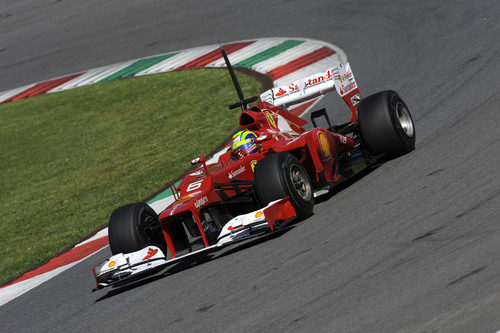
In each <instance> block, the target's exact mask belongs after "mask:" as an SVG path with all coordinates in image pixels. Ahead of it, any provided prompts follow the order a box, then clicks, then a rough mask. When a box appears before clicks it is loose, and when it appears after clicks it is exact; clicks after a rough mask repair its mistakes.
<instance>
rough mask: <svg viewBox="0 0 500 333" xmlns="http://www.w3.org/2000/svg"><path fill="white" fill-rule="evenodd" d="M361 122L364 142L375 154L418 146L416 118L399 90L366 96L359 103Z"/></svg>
mask: <svg viewBox="0 0 500 333" xmlns="http://www.w3.org/2000/svg"><path fill="white" fill-rule="evenodd" d="M358 126H359V132H360V135H361V139H362V142H363V143H364V145H365V146H366V147H367V148H368V150H369V151H370V153H371V154H373V155H378V154H389V155H402V154H406V153H409V152H410V151H412V150H414V149H415V126H414V123H413V119H412V117H411V115H410V112H409V111H408V107H407V106H406V104H405V103H404V102H403V100H402V99H401V97H399V95H398V94H397V93H396V92H395V91H392V90H387V91H381V92H378V93H376V94H373V95H370V96H368V97H367V98H365V99H363V100H362V101H361V102H360V104H359V106H358Z"/></svg>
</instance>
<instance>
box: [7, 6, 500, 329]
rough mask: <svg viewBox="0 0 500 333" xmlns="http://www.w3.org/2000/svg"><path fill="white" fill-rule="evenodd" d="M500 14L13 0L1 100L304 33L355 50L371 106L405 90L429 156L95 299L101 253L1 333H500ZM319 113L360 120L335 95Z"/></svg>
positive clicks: (12, 316)
mask: <svg viewBox="0 0 500 333" xmlns="http://www.w3.org/2000/svg"><path fill="white" fill-rule="evenodd" d="M499 13H500V4H499V3H498V1H481V2H477V3H474V2H471V1H459V2H458V1H440V2H417V1H406V2H402V1H377V2H374V1H373V2H372V1H363V2H352V1H318V2H313V1H302V2H301V1H245V2H244V1H239V2H233V1H200V0H198V1H192V2H187V1H125V0H120V1H105V2H104V1H76V0H75V1H68V0H63V1H54V2H50V3H49V2H47V1H34V0H26V1H14V0H1V7H0V90H6V89H9V88H14V87H17V86H21V85H24V84H27V83H30V82H33V81H39V80H43V79H49V78H52V77H55V76H59V75H65V74H69V73H72V72H77V71H79V70H85V69H89V68H95V67H98V66H100V65H105V64H112V63H115V62H118V61H123V60H129V59H133V58H136V57H140V56H148V55H152V54H156V53H162V52H166V51H173V50H178V49H183V48H189V47H194V46H198V45H208V44H212V43H214V42H216V41H217V40H222V41H233V40H240V39H249V38H257V37H273V36H279V37H308V38H314V39H320V40H325V41H327V42H330V43H333V44H335V45H338V46H340V47H341V48H342V49H344V51H345V52H346V53H347V56H348V58H349V60H350V63H351V65H352V68H353V70H354V73H355V75H356V79H357V81H358V83H359V86H360V89H361V92H362V94H364V95H365V96H366V95H369V94H371V93H374V92H377V91H380V90H384V89H395V90H397V91H398V92H400V93H401V95H402V96H403V97H404V99H405V100H406V101H407V103H408V105H409V106H410V109H411V111H412V114H413V117H414V120H415V122H416V127H417V149H416V150H415V151H414V152H412V153H411V154H409V155H406V156H404V157H401V158H399V159H396V160H393V161H390V162H388V163H386V164H384V165H382V166H380V167H378V168H377V169H375V170H373V171H372V172H370V173H367V174H365V175H364V176H363V177H361V178H360V179H359V180H357V181H355V182H353V183H352V184H351V185H350V186H348V187H346V188H343V189H341V190H339V191H337V192H335V193H332V194H331V195H327V196H326V197H324V198H321V200H318V201H319V202H318V204H317V205H316V207H315V215H314V216H312V217H311V218H309V219H308V220H306V221H304V222H302V223H300V224H298V225H296V227H295V228H292V229H291V230H289V231H288V232H285V233H283V234H281V235H278V236H277V237H274V238H270V239H267V240H263V241H259V242H254V243H250V244H247V245H246V246H241V247H239V248H232V249H228V250H226V251H224V252H221V253H219V254H218V256H219V258H217V259H216V260H207V261H205V262H203V263H200V264H198V265H195V264H193V265H192V266H193V267H189V266H190V265H181V266H174V267H172V268H171V269H169V270H166V271H164V272H161V273H159V274H158V275H156V276H155V277H152V278H150V279H147V280H146V281H145V282H142V283H137V284H134V285H132V286H130V287H128V288H121V289H107V290H106V289H105V290H103V291H100V292H98V293H91V292H90V290H91V288H92V287H93V281H92V276H91V273H90V267H91V265H92V264H95V263H97V262H98V261H99V260H101V259H103V258H104V257H106V256H108V255H109V249H105V250H103V251H100V252H99V253H98V254H96V255H94V256H92V257H91V258H90V259H88V260H85V261H83V262H81V263H79V264H78V265H76V266H75V267H73V268H72V269H70V270H68V271H65V272H64V273H62V274H60V275H59V276H57V277H56V278H54V279H52V280H50V281H48V282H46V283H44V284H42V285H41V286H39V287H38V288H35V289H34V290H32V291H30V292H28V293H26V294H24V295H22V296H20V297H19V298H17V299H15V300H13V301H11V302H9V303H7V304H6V305H4V306H2V307H0V331H2V332H7V331H9V332H12V331H16V332H19V331H68V330H69V331H88V330H90V331H98V330H99V331H102V330H113V331H115V330H118V329H120V330H125V331H138V330H143V329H147V330H149V331H159V330H165V329H171V330H173V331H186V330H187V331H201V330H203V331H236V330H241V331H306V330H308V331H340V332H349V331H364V332H366V331H382V332H388V331H415V332H423V331H425V332H432V331H451V332H457V331H463V332H471V331H474V332H494V331H496V330H499V329H500V279H499V278H498V277H499V276H500V261H499V259H500V230H499V229H500V226H499V220H500V219H499V218H498V215H499V213H500V211H499V208H498V207H500V181H499V177H498V176H499V171H498V164H499V162H500V158H499V156H500V148H499V145H498V142H499V141H500V130H499V129H498V128H499V127H498V126H499V124H500V115H499V112H498V111H499V109H500V89H499V88H500V79H499V78H500V61H499V60H500V57H499V55H498V54H499V53H500V39H499V38H498V36H499V35H500V25H499V23H498V16H499ZM322 104H324V105H326V106H328V107H329V110H330V115H331V117H333V118H334V119H340V120H339V122H340V121H342V120H343V119H344V118H347V116H346V115H345V113H344V110H345V107H343V106H342V104H341V103H340V102H339V101H337V98H336V96H333V95H332V96H329V97H327V98H325V99H324V100H323V102H322ZM117 204H119V203H117Z"/></svg>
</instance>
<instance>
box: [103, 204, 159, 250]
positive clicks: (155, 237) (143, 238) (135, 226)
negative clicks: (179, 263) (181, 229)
mask: <svg viewBox="0 0 500 333" xmlns="http://www.w3.org/2000/svg"><path fill="white" fill-rule="evenodd" d="M108 233H109V246H110V248H111V253H113V254H118V253H130V252H135V251H138V250H141V249H143V248H145V247H146V246H148V245H154V246H158V247H160V248H161V249H162V250H165V246H164V245H165V239H164V238H163V234H162V233H161V227H160V223H159V221H158V215H156V213H155V211H154V210H153V209H152V208H151V207H149V205H147V204H145V203H141V202H139V203H133V204H128V205H125V206H122V207H120V208H117V209H116V210H115V211H114V212H113V213H112V214H111V217H110V219H109V229H108Z"/></svg>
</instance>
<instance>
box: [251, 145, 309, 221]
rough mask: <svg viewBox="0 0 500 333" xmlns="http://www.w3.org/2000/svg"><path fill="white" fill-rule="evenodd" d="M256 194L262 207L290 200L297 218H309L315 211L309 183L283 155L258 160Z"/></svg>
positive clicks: (293, 160) (296, 164) (295, 163)
mask: <svg viewBox="0 0 500 333" xmlns="http://www.w3.org/2000/svg"><path fill="white" fill-rule="evenodd" d="M254 180H255V192H256V194H257V198H258V199H259V201H260V203H261V204H262V205H264V206H266V205H267V204H269V203H270V202H272V201H275V200H278V199H282V198H284V197H287V196H288V197H289V198H290V199H289V200H290V203H291V204H292V206H293V207H294V208H295V212H296V213H297V216H298V217H299V218H305V217H307V216H310V215H311V214H312V212H313V208H314V196H313V188H312V184H311V180H310V179H309V175H308V174H307V172H306V170H305V169H304V167H303V166H302V164H300V162H299V161H298V160H297V159H296V158H295V157H294V156H293V155H291V154H289V153H286V152H281V153H276V154H273V155H269V156H267V157H265V158H264V159H262V160H260V161H259V162H258V163H257V165H256V166H255V172H254Z"/></svg>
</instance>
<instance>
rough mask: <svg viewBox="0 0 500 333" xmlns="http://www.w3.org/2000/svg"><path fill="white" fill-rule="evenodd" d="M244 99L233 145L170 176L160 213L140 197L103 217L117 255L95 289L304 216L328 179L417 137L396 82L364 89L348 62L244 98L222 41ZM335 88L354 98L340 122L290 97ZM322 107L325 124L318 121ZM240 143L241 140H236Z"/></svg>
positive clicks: (404, 147)
mask: <svg viewBox="0 0 500 333" xmlns="http://www.w3.org/2000/svg"><path fill="white" fill-rule="evenodd" d="M222 53H223V56H224V58H225V60H226V64H227V67H228V70H229V73H230V74H231V77H232V79H233V82H234V84H235V87H236V90H237V93H238V96H239V98H240V102H238V103H235V104H233V105H231V106H230V108H236V107H241V109H242V113H241V116H240V121H239V126H240V128H241V129H242V131H241V132H239V133H237V135H235V141H234V142H233V145H232V146H231V147H229V148H228V149H227V151H226V152H224V153H222V154H221V155H219V156H218V159H217V160H216V161H214V163H207V161H206V160H205V157H199V158H196V159H194V160H192V161H191V164H193V165H199V166H200V167H199V168H198V169H197V170H195V171H193V172H191V173H189V174H188V175H186V176H185V177H184V179H183V180H182V181H181V183H180V185H179V186H178V187H175V186H173V185H172V189H173V194H174V198H175V201H174V202H173V203H172V204H170V205H169V206H168V207H167V208H166V209H165V210H163V211H162V212H161V213H160V214H159V215H157V214H156V213H155V211H153V209H151V207H149V206H148V205H146V204H144V203H134V204H129V205H126V206H123V207H120V208H118V209H116V210H115V211H114V212H113V214H112V215H111V218H110V221H109V242H110V247H111V252H112V253H113V256H112V257H111V258H109V259H108V260H106V261H105V262H104V263H101V264H100V265H98V266H96V267H94V275H95V277H96V282H97V289H100V288H102V287H106V286H109V285H112V284H115V283H117V282H121V281H124V280H126V279H128V278H130V277H132V276H135V275H137V274H139V273H144V272H147V271H150V270H151V269H153V268H157V267H159V266H165V265H168V264H169V263H173V262H175V261H178V260H182V259H184V258H186V257H188V256H192V255H195V254H198V253H201V252H206V251H210V250H215V249H218V248H221V247H223V246H225V245H228V244H231V243H234V242H237V241H240V240H243V239H247V238H249V237H254V236H258V235H262V234H266V233H270V232H273V231H276V230H277V229H280V228H283V227H284V226H286V225H287V224H289V223H290V222H292V221H297V220H300V219H304V218H306V217H308V216H310V215H311V214H312V213H313V208H314V193H315V192H317V191H319V190H324V189H330V188H332V187H333V186H336V185H337V184H339V183H340V182H342V181H345V180H346V179H349V178H350V177H351V176H352V175H354V174H355V173H356V172H358V171H360V170H362V169H363V168H364V167H366V166H367V165H370V164H372V163H374V161H376V160H377V159H378V158H379V157H380V156H384V155H390V156H397V155H400V154H404V153H408V152H410V151H411V150H413V149H414V147H415V131H414V125H413V120H412V118H411V116H410V113H409V111H408V108H407V106H406V104H405V103H404V102H403V101H402V99H401V98H400V97H399V96H398V94H397V93H395V92H394V91H383V92H379V93H376V94H374V95H371V96H369V97H367V98H364V99H362V98H361V95H360V93H359V90H358V87H357V84H356V81H355V80H354V76H353V74H352V71H351V69H350V66H349V64H342V65H337V66H334V67H332V68H331V69H329V70H327V71H326V72H324V73H319V74H316V75H312V76H311V77H307V78H305V79H303V80H300V81H297V82H292V83H291V84H290V85H288V86H283V87H276V88H272V89H270V90H268V91H266V92H264V93H263V94H262V95H261V96H260V98H261V100H262V102H260V103H259V104H257V105H255V106H253V107H250V108H247V104H248V103H251V102H253V101H255V100H256V99H257V97H253V98H250V99H244V97H243V94H242V92H241V89H240V87H239V84H238V82H237V80H236V77H235V75H234V72H233V70H232V68H231V65H230V63H229V60H228V59H227V57H226V55H225V53H224V52H223V51H222ZM333 90H336V91H337V92H338V94H339V95H340V96H341V98H342V99H343V100H344V101H345V102H346V104H347V105H348V107H349V108H350V112H351V118H350V121H349V122H348V123H346V124H343V125H339V126H331V125H330V121H329V119H328V116H327V113H326V111H325V110H324V109H322V110H318V111H315V112H312V113H311V121H312V123H313V124H314V127H315V128H313V129H311V130H305V129H304V127H303V126H304V125H305V124H306V123H307V122H306V121H305V120H303V119H301V118H299V117H297V116H294V115H292V114H291V113H289V112H287V111H286V107H287V106H290V105H292V104H295V103H299V102H302V101H305V100H308V99H311V98H314V97H316V96H318V95H320V94H325V93H327V92H329V91H333ZM318 117H325V118H326V121H327V122H328V124H329V125H328V127H329V128H326V129H325V128H318V127H316V121H315V120H316V118H318ZM240 147H244V148H245V149H238V148H240Z"/></svg>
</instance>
